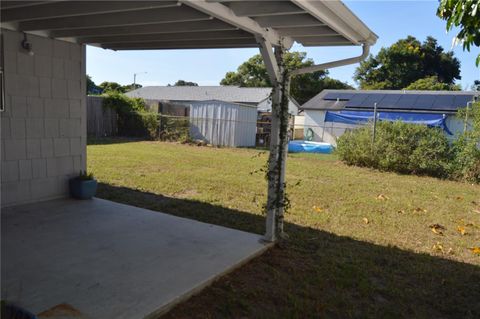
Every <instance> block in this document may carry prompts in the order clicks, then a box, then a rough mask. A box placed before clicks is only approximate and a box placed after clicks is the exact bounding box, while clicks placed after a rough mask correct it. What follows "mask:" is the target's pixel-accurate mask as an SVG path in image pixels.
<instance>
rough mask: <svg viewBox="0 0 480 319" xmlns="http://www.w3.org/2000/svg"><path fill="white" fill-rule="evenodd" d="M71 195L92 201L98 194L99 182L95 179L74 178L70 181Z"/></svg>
mask: <svg viewBox="0 0 480 319" xmlns="http://www.w3.org/2000/svg"><path fill="white" fill-rule="evenodd" d="M69 184H70V194H71V195H72V197H74V198H77V199H90V198H92V197H93V196H95V194H96V192H97V181H96V180H94V179H90V180H81V179H78V178H72V179H70V181H69Z"/></svg>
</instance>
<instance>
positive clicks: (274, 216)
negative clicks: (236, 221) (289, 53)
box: [257, 37, 288, 241]
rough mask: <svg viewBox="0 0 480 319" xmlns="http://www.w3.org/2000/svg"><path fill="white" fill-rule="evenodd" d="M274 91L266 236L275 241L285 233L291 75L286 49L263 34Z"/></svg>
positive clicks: (264, 55)
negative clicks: (285, 62) (285, 59)
mask: <svg viewBox="0 0 480 319" xmlns="http://www.w3.org/2000/svg"><path fill="white" fill-rule="evenodd" d="M257 41H258V43H259V44H260V52H261V54H262V57H263V61H264V63H265V66H266V69H267V72H268V75H269V77H270V82H271V83H272V86H273V91H272V120H271V132H270V155H269V158H268V172H267V180H268V197H267V206H266V213H267V216H266V232H265V240H267V241H275V240H276V239H277V237H278V236H282V235H283V211H284V207H283V206H284V204H285V160H286V146H287V130H288V93H287V91H288V83H287V82H288V75H287V74H285V70H284V68H283V53H284V49H283V48H282V47H281V46H275V50H273V47H272V45H271V44H270V43H268V42H266V41H265V39H263V38H260V37H259V38H257Z"/></svg>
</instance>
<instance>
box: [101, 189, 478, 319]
mask: <svg viewBox="0 0 480 319" xmlns="http://www.w3.org/2000/svg"><path fill="white" fill-rule="evenodd" d="M98 197H101V198H105V199H108V200H112V201H117V202H121V203H125V204H129V205H133V206H138V207H142V208H146V209H151V210H156V211H160V212H163V213H167V214H172V215H175V216H179V217H185V218H191V219H195V220H198V221H202V222H206V223H212V224H216V225H221V226H225V227H230V228H235V229H239V230H243V231H248V232H253V233H257V234H262V233H263V232H264V218H263V217H262V216H259V215H255V214H250V213H248V212H243V211H239V210H234V209H228V208H225V207H221V206H216V205H211V204H209V203H205V202H200V201H194V200H188V199H178V198H172V197H166V196H162V195H157V194H153V193H148V192H141V191H138V190H133V189H129V188H125V187H117V186H112V185H109V184H100V185H99V192H98ZM285 228H286V231H287V233H288V234H289V236H290V239H289V240H288V241H286V242H283V243H281V244H280V245H277V246H276V247H275V248H273V249H271V250H270V251H268V252H267V253H266V254H264V255H262V256H260V257H258V258H256V259H255V260H253V261H252V262H250V263H249V264H247V265H245V266H244V267H242V268H240V269H238V270H237V271H235V272H233V273H231V274H229V275H227V276H225V277H224V278H221V279H220V280H219V281H217V282H215V283H214V284H213V285H212V286H211V287H209V288H207V289H206V290H204V291H203V292H202V293H200V294H199V295H197V296H194V297H192V298H191V299H190V300H188V301H187V302H185V303H183V304H180V305H179V306H177V307H176V308H174V309H173V310H172V311H171V312H170V313H168V314H167V315H165V318H211V317H212V318H218V317H235V318H238V317H248V318H306V317H308V318H316V317H321V318H324V317H328V318H359V317H362V318H365V317H367V318H399V317H403V318H413V317H415V318H419V317H420V318H427V317H440V318H479V317H480V303H479V302H478V301H479V300H480V267H478V266H475V265H471V264H466V263H461V262H456V261H452V260H448V259H443V258H439V257H434V256H430V255H428V254H417V253H414V252H411V251H405V250H401V249H398V248H396V247H385V246H379V245H374V244H371V243H368V242H364V241H358V240H354V239H352V238H349V237H343V236H338V235H336V234H334V233H328V232H325V231H321V230H318V229H313V228H309V227H302V226H298V225H295V224H292V223H287V224H286V225H285Z"/></svg>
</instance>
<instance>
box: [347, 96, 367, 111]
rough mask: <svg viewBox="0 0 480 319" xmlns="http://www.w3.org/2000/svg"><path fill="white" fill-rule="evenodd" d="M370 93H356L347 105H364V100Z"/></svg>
mask: <svg viewBox="0 0 480 319" xmlns="http://www.w3.org/2000/svg"><path fill="white" fill-rule="evenodd" d="M368 96H369V94H366V93H357V94H355V95H354V96H353V97H352V98H351V99H350V101H348V102H347V104H346V107H355V108H357V107H362V104H363V102H364V101H365V100H366V99H367V98H368Z"/></svg>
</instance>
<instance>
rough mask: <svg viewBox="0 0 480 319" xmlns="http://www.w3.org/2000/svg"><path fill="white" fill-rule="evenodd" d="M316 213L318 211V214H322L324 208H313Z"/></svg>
mask: <svg viewBox="0 0 480 319" xmlns="http://www.w3.org/2000/svg"><path fill="white" fill-rule="evenodd" d="M312 208H313V210H314V211H316V212H317V213H321V212H322V211H323V208H321V207H318V206H313V207H312Z"/></svg>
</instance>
